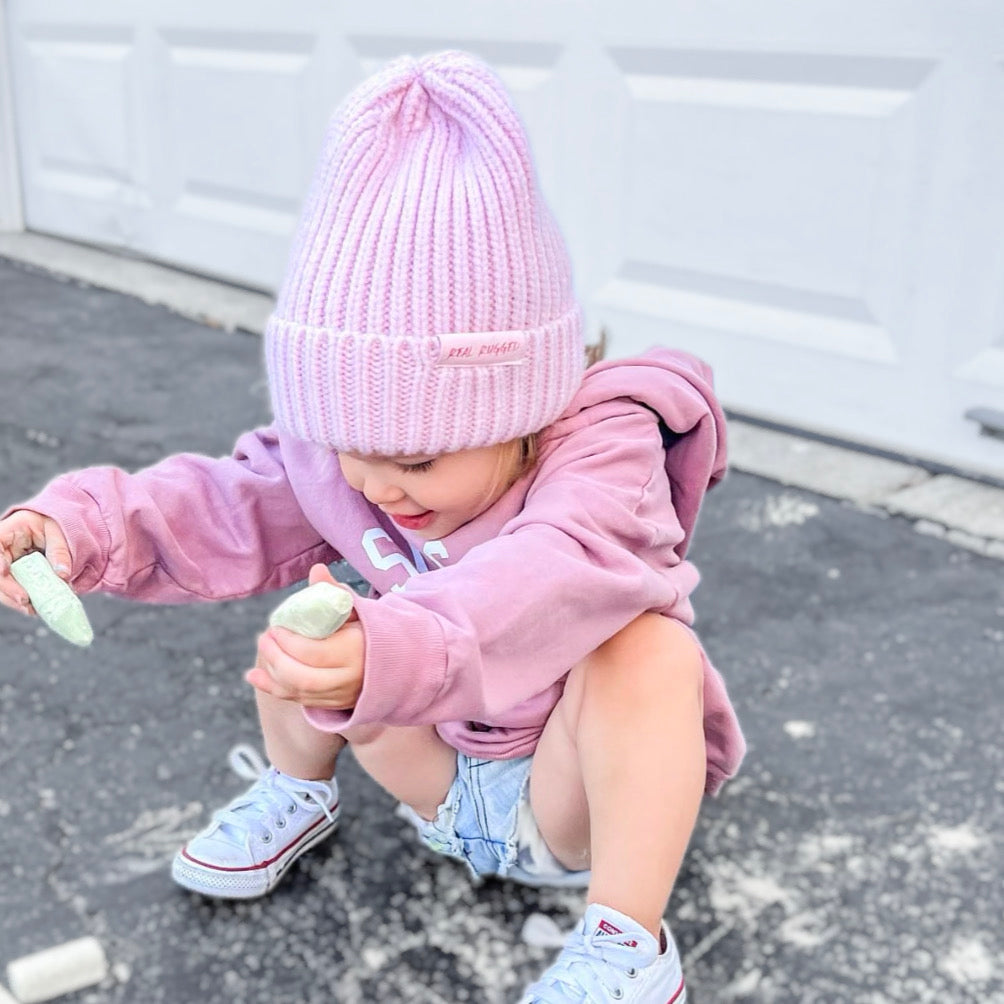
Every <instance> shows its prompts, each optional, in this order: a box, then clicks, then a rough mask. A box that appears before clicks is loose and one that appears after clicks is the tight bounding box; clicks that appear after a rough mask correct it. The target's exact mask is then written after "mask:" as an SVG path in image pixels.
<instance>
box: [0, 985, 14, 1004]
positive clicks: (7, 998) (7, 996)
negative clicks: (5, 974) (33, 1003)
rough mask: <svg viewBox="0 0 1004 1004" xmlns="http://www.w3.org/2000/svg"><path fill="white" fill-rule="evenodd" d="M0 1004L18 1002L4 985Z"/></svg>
mask: <svg viewBox="0 0 1004 1004" xmlns="http://www.w3.org/2000/svg"><path fill="white" fill-rule="evenodd" d="M0 1004H17V1001H16V1000H14V998H13V997H11V995H10V994H9V993H7V990H6V989H5V988H4V987H2V986H0Z"/></svg>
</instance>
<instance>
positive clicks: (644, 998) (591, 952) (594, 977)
mask: <svg viewBox="0 0 1004 1004" xmlns="http://www.w3.org/2000/svg"><path fill="white" fill-rule="evenodd" d="M662 935H663V941H664V942H665V948H664V949H663V951H662V952H661V953H660V951H659V942H657V941H656V940H655V938H653V937H652V935H651V934H649V933H648V931H646V930H645V928H643V927H640V926H639V925H638V924H637V923H636V922H635V921H633V920H632V919H631V918H630V917H626V916H625V915H624V914H623V913H618V912H617V911H616V910H612V909H610V907H608V906H602V905H600V904H599V903H593V904H591V905H590V906H589V908H588V909H587V910H586V914H585V916H584V917H583V918H582V920H581V921H580V922H579V925H578V927H576V928H575V930H574V931H572V933H571V934H570V935H569V936H568V938H567V940H566V941H565V947H564V948H563V949H562V951H561V954H560V955H559V956H558V958H557V959H556V960H555V962H554V965H552V966H551V968H550V969H548V970H547V972H545V973H544V975H543V976H542V977H541V978H540V979H539V980H538V981H537V982H536V983H534V984H533V986H531V987H528V988H527V991H526V993H525V994H524V995H523V997H521V998H520V1002H519V1004H567V1002H569V1001H576V1002H578V1004H584V1002H589V1004H607V1002H608V1001H622V1002H623V1004H684V1002H685V1001H686V1000H687V990H686V987H685V986H684V983H683V972H682V970H681V969H680V956H679V953H678V952H677V950H676V943H675V942H674V941H673V936H672V935H671V934H670V933H669V928H667V927H666V925H665V923H663V925H662Z"/></svg>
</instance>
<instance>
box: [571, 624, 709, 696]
mask: <svg viewBox="0 0 1004 1004" xmlns="http://www.w3.org/2000/svg"><path fill="white" fill-rule="evenodd" d="M573 673H582V674H584V675H585V678H586V682H587V683H588V682H592V681H590V677H593V678H594V679H595V681H596V682H598V681H599V680H600V679H603V680H604V681H606V682H610V683H612V684H615V685H620V684H623V685H625V686H629V687H630V688H631V691H632V692H633V693H634V694H635V695H636V696H637V695H638V694H639V693H640V692H642V691H644V690H646V689H647V688H648V686H649V685H651V686H653V687H655V688H658V690H660V691H662V690H666V689H669V690H672V691H673V692H674V693H677V694H681V693H696V694H697V695H698V697H699V698H700V696H701V695H703V692H704V660H703V658H702V655H701V650H700V648H699V647H698V644H697V642H696V640H695V639H694V637H693V635H692V634H691V633H690V632H689V631H688V630H687V629H686V628H685V627H684V626H683V625H682V624H680V623H679V622H678V621H675V620H673V619H672V618H670V617H664V616H663V615H662V614H656V613H645V614H642V615H641V616H640V617H636V618H635V619H634V620H633V621H632V622H631V623H630V624H628V625H627V626H626V627H624V628H622V629H621V630H620V631H618V632H617V634H615V635H614V636H613V637H611V638H609V639H607V641H605V642H604V643H603V644H602V645H600V646H599V647H598V648H597V649H596V651H595V652H593V653H592V654H591V655H590V656H588V657H587V658H586V659H585V660H583V662H582V663H580V664H579V665H578V666H576V667H575V670H573Z"/></svg>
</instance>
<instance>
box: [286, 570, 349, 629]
mask: <svg viewBox="0 0 1004 1004" xmlns="http://www.w3.org/2000/svg"><path fill="white" fill-rule="evenodd" d="M351 613H352V593H350V592H349V591H348V590H347V589H342V588H341V587H339V586H336V585H334V584H333V583H331V582H315V583H314V584H313V585H312V586H307V588H306V589H301V590H300V591H299V592H298V593H293V595H292V596H290V597H287V598H286V599H285V600H283V602H282V603H280V604H279V606H277V607H276V608H275V610H273V611H272V615H271V616H270V617H269V619H268V622H269V624H270V625H271V626H272V627H284V628H287V629H288V630H290V631H295V632H296V633H297V634H300V635H303V636H304V637H305V638H327V637H328V635H331V634H334V633H335V632H336V631H337V630H338V629H339V628H340V627H341V626H342V625H343V624H344V623H345V622H346V621H347V620H348V619H349V614H351Z"/></svg>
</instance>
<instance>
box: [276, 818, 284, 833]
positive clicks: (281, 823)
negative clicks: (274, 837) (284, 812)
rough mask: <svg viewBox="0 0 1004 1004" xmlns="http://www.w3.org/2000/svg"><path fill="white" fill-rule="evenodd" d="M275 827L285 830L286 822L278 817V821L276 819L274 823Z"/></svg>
mask: <svg viewBox="0 0 1004 1004" xmlns="http://www.w3.org/2000/svg"><path fill="white" fill-rule="evenodd" d="M275 825H276V826H277V827H278V828H279V829H280V830H284V829H286V820H285V819H283V818H282V816H280V817H279V818H278V819H277V820H276V821H275Z"/></svg>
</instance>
